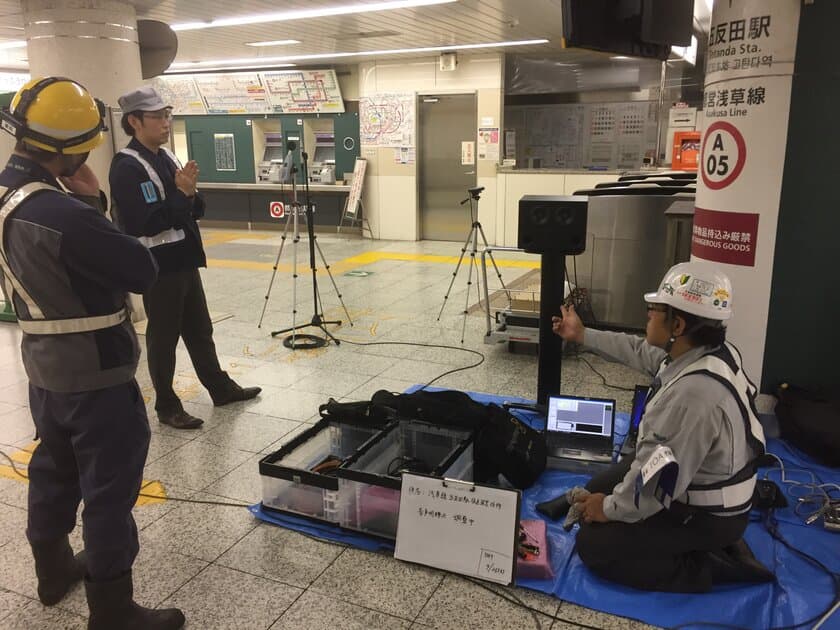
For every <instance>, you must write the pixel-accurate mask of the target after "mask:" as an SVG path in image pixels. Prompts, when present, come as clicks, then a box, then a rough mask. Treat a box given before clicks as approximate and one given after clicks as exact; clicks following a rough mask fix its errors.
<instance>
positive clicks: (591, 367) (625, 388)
mask: <svg viewBox="0 0 840 630" xmlns="http://www.w3.org/2000/svg"><path fill="white" fill-rule="evenodd" d="M575 358H576V359H577V360H578V361H583V362H584V363H585V364H586V365H588V366H589V369H590V370H592V371H593V372H595V374H597V375H598V377H600V379H601V382H602V383H603V385H604V387H608V388H609V389H617V390H620V391H622V392H634V391H636V389H635V388H634V387H622V386H621V385H611V384H610V383H607V378H606V377H605V376H604V375H603V374H601V373H600V372H599V371H598V370H596V369H595V367H594V366H593V365H592V364H591V363H590V362H589V361H587V360H586V359H584V358H583V357H582V356H581V354H580V353H578V354H577V356H576V357H575Z"/></svg>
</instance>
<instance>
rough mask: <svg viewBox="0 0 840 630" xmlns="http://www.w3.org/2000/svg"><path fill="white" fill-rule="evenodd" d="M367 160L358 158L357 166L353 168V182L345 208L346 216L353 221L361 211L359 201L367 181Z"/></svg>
mask: <svg viewBox="0 0 840 630" xmlns="http://www.w3.org/2000/svg"><path fill="white" fill-rule="evenodd" d="M366 169H367V160H366V159H364V158H356V165H355V166H354V167H353V181H352V182H351V183H350V194H348V195H347V205H346V206H345V207H344V216H345V217H350V218H351V219H355V218H356V213H357V212H358V209H359V201H360V200H361V198H362V187H363V186H364V181H365V170H366Z"/></svg>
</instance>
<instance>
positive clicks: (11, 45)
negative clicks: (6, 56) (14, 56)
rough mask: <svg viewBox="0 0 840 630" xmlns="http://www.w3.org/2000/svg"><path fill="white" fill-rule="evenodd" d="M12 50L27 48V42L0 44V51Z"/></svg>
mask: <svg viewBox="0 0 840 630" xmlns="http://www.w3.org/2000/svg"><path fill="white" fill-rule="evenodd" d="M11 48H26V42H25V41H13V42H0V50H9V49H11Z"/></svg>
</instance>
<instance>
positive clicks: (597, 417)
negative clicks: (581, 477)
mask: <svg viewBox="0 0 840 630" xmlns="http://www.w3.org/2000/svg"><path fill="white" fill-rule="evenodd" d="M614 433H615V400H610V399H607V398H582V397H578V396H550V397H549V399H548V410H547V412H546V422H545V441H546V444H547V446H548V455H549V457H550V458H559V459H564V460H578V461H583V462H597V463H606V464H609V463H610V462H612V458H613V435H614ZM555 467H556V466H555Z"/></svg>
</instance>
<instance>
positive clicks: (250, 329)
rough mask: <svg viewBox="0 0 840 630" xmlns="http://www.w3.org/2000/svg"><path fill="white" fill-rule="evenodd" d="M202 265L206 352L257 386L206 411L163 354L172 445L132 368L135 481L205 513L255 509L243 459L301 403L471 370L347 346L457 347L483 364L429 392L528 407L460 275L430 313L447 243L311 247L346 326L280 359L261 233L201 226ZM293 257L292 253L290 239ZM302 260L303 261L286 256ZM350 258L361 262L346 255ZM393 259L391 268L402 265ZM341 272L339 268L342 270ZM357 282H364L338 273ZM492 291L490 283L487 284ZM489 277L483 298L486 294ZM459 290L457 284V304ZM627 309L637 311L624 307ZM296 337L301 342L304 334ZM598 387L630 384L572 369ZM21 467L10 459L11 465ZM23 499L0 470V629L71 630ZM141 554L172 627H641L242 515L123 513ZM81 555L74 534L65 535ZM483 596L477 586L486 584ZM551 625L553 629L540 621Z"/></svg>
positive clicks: (140, 594)
mask: <svg viewBox="0 0 840 630" xmlns="http://www.w3.org/2000/svg"><path fill="white" fill-rule="evenodd" d="M205 240H207V241H208V242H209V243H212V244H210V245H208V247H207V254H208V258H209V259H210V267H209V268H208V269H206V270H204V271H203V272H202V275H203V278H204V284H205V290H206V293H207V298H208V302H209V305H210V310H211V311H212V312H214V313H216V314H224V315H230V317H227V318H226V319H222V320H221V321H219V322H218V323H217V324H216V325H215V329H216V333H215V339H216V345H217V350H218V352H219V356H220V359H221V361H222V363H223V365H224V366H225V367H226V369H227V370H228V371H229V372H230V374H232V375H233V376H234V378H235V379H236V380H237V381H239V382H240V383H242V384H243V385H261V386H262V387H263V393H262V395H261V396H260V397H259V398H258V399H256V400H254V401H249V402H248V403H240V404H237V405H231V406H228V407H223V408H214V407H213V406H212V404H211V401H210V398H209V396H208V395H207V392H205V391H204V390H203V388H202V387H201V386H200V384H199V383H198V381H197V379H196V377H195V374H194V372H193V371H192V367H191V365H190V362H189V357H188V355H187V353H186V351H185V350H184V349H183V347H179V350H178V374H177V376H176V386H177V389H178V390H179V391H180V393H181V394H182V397H183V399H184V400H185V401H186V405H185V406H186V407H187V409H188V410H189V411H190V412H191V413H193V414H195V415H198V416H200V417H202V418H204V419H205V424H204V427H203V428H202V429H201V430H199V431H194V432H186V431H177V430H174V429H171V428H170V427H165V426H162V425H160V424H159V423H158V422H157V418H156V417H155V414H154V410H153V409H151V404H152V396H153V391H152V388H151V384H150V380H149V376H148V370H147V369H146V367H145V365H143V363H142V360H141V368H140V370H139V373H138V381H139V382H140V385H141V387H142V389H143V392H144V395H145V396H146V400H147V403H148V404H149V407H150V409H149V417H150V423H151V427H152V432H153V433H152V442H151V447H150V450H149V457H148V462H147V467H146V474H145V476H146V479H149V480H152V479H154V480H159V481H161V482H162V483H163V484H164V486H165V488H166V490H167V492H168V493H169V495H170V496H175V497H184V498H193V499H201V500H211V501H221V502H231V501H232V502H245V503H253V502H256V501H258V500H259V499H260V482H259V475H258V471H257V462H258V461H259V459H260V457H261V456H262V455H263V454H265V453H269V452H271V451H273V450H276V449H277V448H279V446H280V445H281V444H282V443H283V442H284V441H287V440H289V439H291V437H293V436H294V435H295V434H297V433H299V432H300V431H302V430H303V429H304V428H305V427H306V426H307V425H308V424H309V423H312V422H314V421H316V420H317V418H318V413H317V410H318V405H319V404H321V403H324V402H326V401H327V399H328V398H330V397H333V398H336V399H338V400H364V399H368V398H369V397H370V396H371V394H373V392H375V391H377V390H379V389H388V390H391V391H402V390H404V389H406V388H407V387H409V386H411V385H413V384H415V383H420V382H426V381H429V380H431V379H433V378H436V377H437V376H439V375H441V374H443V373H444V372H447V371H448V370H452V369H453V368H456V367H461V366H467V365H470V364H472V363H475V362H476V360H477V357H476V356H475V355H472V354H468V353H465V352H460V351H458V350H451V349H442V348H418V347H413V346H404V345H379V346H354V345H352V344H350V343H349V342H350V341H355V342H358V343H366V342H373V341H388V342H398V341H403V342H405V341H411V342H418V343H426V344H438V345H451V346H456V347H460V345H461V344H460V339H461V335H462V330H465V343H464V345H463V347H464V348H469V349H473V350H477V351H479V352H481V353H483V354H484V355H485V360H484V362H483V363H482V364H481V365H480V366H478V367H476V368H474V369H471V370H469V371H465V372H457V373H455V374H452V375H449V376H445V377H443V378H441V379H440V380H438V381H436V383H435V384H436V385H440V386H448V387H452V388H457V389H466V390H474V391H483V392H488V393H494V394H502V395H509V396H523V397H527V398H533V397H534V396H535V395H536V391H535V390H536V374H537V365H536V358H535V357H532V356H526V355H522V354H512V353H510V352H508V349H507V347H506V345H505V344H499V345H495V346H490V345H485V344H484V343H483V338H484V333H485V323H484V318H483V316H482V314H481V313H473V314H470V315H469V316H467V318H466V327H465V329H464V317H463V309H464V304H465V303H469V304H470V305H472V304H474V303H475V302H476V301H477V300H476V298H475V294H474V293H473V295H472V296H470V299H469V302H467V295H466V288H467V272H468V269H467V268H466V267H462V268H461V271H460V272H459V274H458V277H457V278H456V280H455V283H454V286H453V288H452V292H451V294H450V296H449V299H448V302H447V304H446V308H445V309H444V312H443V316H442V317H441V318H440V320H438V314H439V312H440V309H441V305H442V303H443V297H444V294H445V293H446V290H447V287H448V286H449V282H450V280H451V279H452V273H453V271H454V268H455V262H456V259H457V256H458V255H459V253H460V247H461V246H460V244H458V243H442V242H419V243H405V242H385V241H369V240H361V239H359V238H356V237H352V236H351V237H343V236H341V237H340V236H328V235H322V236H319V237H318V242H319V243H320V245H321V248H322V250H323V252H324V255H325V257H326V259H327V261H328V262H329V263H330V265H331V269H332V272H333V274H334V280H335V283H336V284H337V285H338V287H339V289H340V291H341V294H342V296H343V301H344V306H346V308H347V311H348V312H349V314H350V316H351V317H352V320H353V325H352V326H349V325H348V323H347V322H346V319H347V315H346V313H345V311H344V308H343V307H342V305H341V303H340V302H339V300H338V298H337V297H336V292H335V290H334V289H333V285H332V283H331V282H330V280H329V278H328V277H327V276H325V275H319V277H318V282H319V286H320V289H321V298H322V301H323V304H324V307H325V308H326V315H327V318H328V319H342V320H345V323H344V324H343V325H342V326H341V327H339V328H336V329H335V330H334V331H333V332H334V334H335V335H336V336H338V337H339V338H340V339H342V340H344V341H346V342H348V343H342V344H341V345H339V346H336V345H330V346H328V347H326V348H323V349H319V350H314V351H297V352H292V351H290V350H288V349H286V348H285V347H284V346H283V343H282V339H281V338H280V337H278V338H277V339H273V338H271V337H270V336H269V334H268V333H269V332H270V331H272V330H275V329H278V328H285V327H288V326H291V325H292V293H293V291H292V289H293V281H292V277H291V265H290V261H291V251H290V248H289V247H287V248H286V250H285V251H284V254H283V258H282V259H281V264H280V267H279V269H278V273H277V276H276V278H275V280H274V283H273V286H272V291H271V295H270V299H269V300H268V304H267V309H266V314H265V320H264V322H263V326H262V328H261V329H259V328H257V322H258V321H259V319H260V313H261V311H262V308H263V306H264V305H265V302H266V300H265V295H266V293H267V291H266V288H267V286H268V283H269V280H270V278H271V268H272V265H273V262H274V259H275V257H276V255H277V248H278V247H279V244H280V236H279V234H278V233H258V232H244V231H243V232H236V231H229V230H205ZM302 245H305V242H304V243H302ZM299 254H300V256H301V261H302V260H304V258H303V256H305V255H306V248H305V247H301V249H300V250H299ZM362 254H370V255H368V256H367V257H364V258H358V257H359V256H360V255H362ZM406 255H408V256H406ZM354 258H355V259H354ZM497 260H499V263H500V267H501V271H502V274H503V277H504V279H505V281H506V282H511V281H513V280H514V279H515V278H517V277H519V276H521V275H523V274H524V273H526V272H527V271H528V268H527V267H521V266H519V267H516V266H511V265H505V261H509V260H518V261H531V262H536V259H535V258H534V257H529V256H525V255H521V254H511V253H507V252H506V253H505V255H504V256H501V255H499V256H498V257H497ZM351 270H362V271H368V272H372V273H371V275H368V276H365V277H357V276H346V275H344V274H345V273H346V272H347V271H351ZM490 275H491V277H494V274H492V273H491V274H490ZM492 286H493V285H492V281H491V287H492ZM311 287H312V285H311V275H310V273H309V270H308V267H307V266H305V265H302V266H301V268H300V277H299V278H298V281H297V287H296V293H297V316H296V321H295V323H298V324H300V323H305V322H308V321H309V320H310V318H311V316H312V309H313V306H312V288H311ZM474 290H475V285H474V284H473V291H474ZM640 307H641V304H640ZM303 332H309V331H303ZM19 342H20V333H19V332H18V330H17V327H16V326H14V325H12V324H0V356H2V362H0V448H2V449H3V451H4V452H6V453H10V454H11V453H16V452H17V453H19V451H20V450H21V449H23V448H25V447H26V446H27V445H29V444H30V443H31V440H32V424H31V418H30V417H29V410H28V401H27V393H26V375H25V374H24V372H23V368H22V366H21V363H20V351H19ZM588 359H589V361H590V362H591V363H592V364H593V365H594V366H595V367H597V368H598V369H599V370H600V371H601V372H602V373H603V374H604V376H605V377H606V378H607V379H608V381H609V382H611V383H613V384H618V385H623V386H630V387H632V385H633V384H635V383H636V382H642V381H641V380H640V379H641V378H643V377H641V376H640V375H638V374H635V373H633V372H632V371H629V370H627V369H624V368H621V367H618V366H615V365H611V364H608V363H606V362H604V361H602V360H601V359H599V358H596V357H593V356H589V357H588ZM563 369H564V372H563V389H564V391H567V392H568V393H571V394H589V395H609V396H610V397H615V398H616V399H617V401H618V408H619V410H624V411H629V406H630V398H629V396H630V394H628V393H625V392H620V391H616V390H609V389H606V388H604V387H603V386H602V385H601V379H600V377H598V376H597V375H595V374H594V373H593V372H592V371H591V370H590V369H589V368H588V367H587V366H586V365H584V364H583V363H581V362H579V361H577V360H569V361H566V362H565V363H564V366H563ZM18 456H20V455H18ZM25 510H26V485H25V483H22V481H21V480H19V479H17V478H14V477H13V476H10V475H9V474H8V467H5V468H4V467H3V463H2V462H0V627H2V628H39V629H40V628H43V629H53V628H84V627H85V619H84V617H85V615H86V604H85V601H84V594H83V589H82V588H81V587H79V588H77V589H75V590H74V591H73V592H72V593H71V594H70V596H68V597H67V598H66V599H65V600H64V601H63V602H62V603H61V604H60V605H59V606H57V607H54V608H50V609H47V608H44V607H43V606H41V605H40V603H38V602H37V601H36V600H35V590H34V588H35V578H34V571H33V567H32V560H31V557H30V554H29V551H28V546H27V543H26V539H25V536H24V526H25V522H26V512H25ZM135 515H136V520H137V524H138V527H139V529H140V540H141V550H140V555H139V557H138V559H137V562H136V564H135V576H136V579H135V592H136V598H137V599H138V601H140V602H141V603H143V604H144V605H152V606H170V605H175V606H179V607H181V608H182V609H183V610H184V612H185V614H186V616H187V620H188V623H187V627H188V628H194V629H202V630H209V629H212V628H219V629H224V630H231V629H234V628H243V629H248V630H251V629H268V628H271V629H272V630H279V629H284V630H292V629H294V630H299V629H320V628H341V629H344V628H347V629H351V628H352V629H355V628H359V629H362V628H364V629H368V628H372V629H380V628H381V629H386V628H387V629H390V628H459V629H460V628H482V629H483V630H489V629H492V628H500V629H501V628H504V629H507V628H531V627H538V628H543V629H545V630H548V629H549V628H557V629H559V628H570V627H576V624H587V625H588V626H594V627H599V628H642V627H646V626H644V625H643V624H640V623H638V622H634V621H630V620H627V619H622V618H619V617H612V616H610V615H604V614H602V613H598V612H594V611H591V610H587V609H584V608H580V607H578V606H574V605H572V604H569V603H563V602H560V601H559V600H556V599H553V598H550V597H547V596H544V595H541V594H539V593H535V592H531V591H526V590H523V589H494V590H498V591H501V592H503V593H505V594H506V596H507V598H508V600H510V599H515V598H518V599H519V600H521V601H522V602H524V603H526V604H527V605H528V606H531V607H533V608H535V609H537V610H539V611H542V612H543V613H544V614H538V613H536V612H530V611H528V610H525V609H523V608H522V607H520V606H517V605H516V604H514V603H511V602H510V601H508V600H506V599H502V598H501V597H499V596H497V595H494V594H493V593H492V592H490V591H488V590H486V589H485V588H481V587H479V586H477V585H475V584H472V583H470V582H468V581H466V580H464V579H462V578H460V577H458V576H455V575H450V574H446V573H443V572H441V571H436V570H433V569H427V568H423V567H419V566H415V565H408V564H404V563H401V562H398V561H396V560H394V559H393V558H391V557H388V556H386V555H381V554H373V553H368V552H363V551H359V550H356V549H352V548H345V547H343V546H340V545H335V544H331V543H326V542H319V541H316V540H313V539H310V538H307V537H304V536H302V535H299V534H297V533H294V532H291V531H287V530H284V529H280V528H276V527H271V526H268V525H265V524H261V523H258V522H257V521H255V520H254V519H253V518H252V517H251V515H250V514H249V512H248V511H247V510H245V509H244V508H236V507H223V506H217V505H199V504H188V503H176V502H174V501H167V502H165V503H154V504H149V505H143V506H139V507H137V508H136V509H135ZM71 540H72V542H73V544H74V546H76V547H77V548H78V547H79V546H80V544H81V543H80V541H81V538H80V531H79V530H78V529H77V531H76V532H74V535H73V536H72V538H71ZM490 588H494V587H490ZM555 617H556V619H555Z"/></svg>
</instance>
